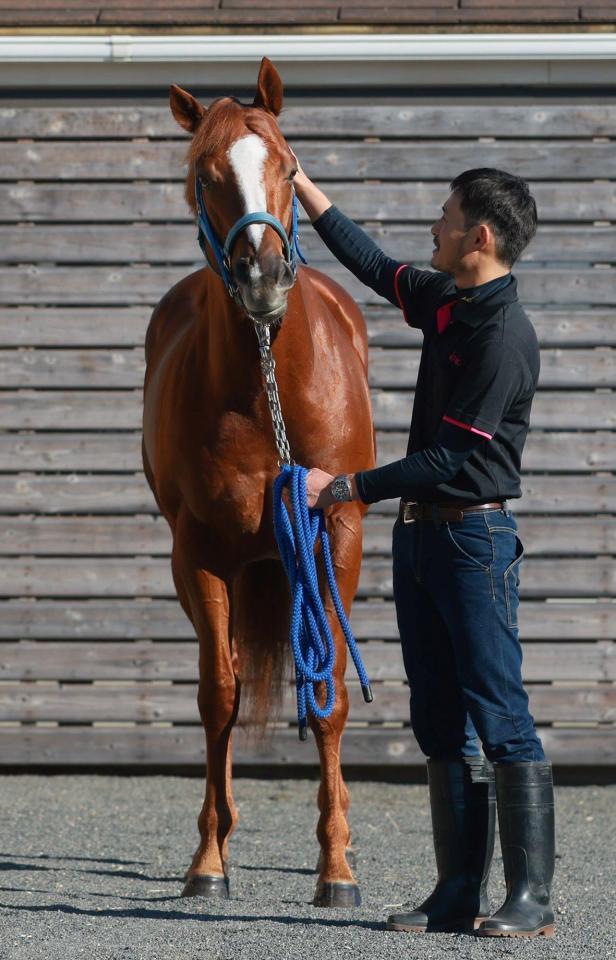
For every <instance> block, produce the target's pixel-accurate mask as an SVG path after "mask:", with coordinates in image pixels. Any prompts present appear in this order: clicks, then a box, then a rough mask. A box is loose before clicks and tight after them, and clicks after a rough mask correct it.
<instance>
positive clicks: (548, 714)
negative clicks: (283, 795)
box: [0, 679, 616, 724]
mask: <svg viewBox="0 0 616 960" xmlns="http://www.w3.org/2000/svg"><path fill="white" fill-rule="evenodd" d="M197 689H198V685H197V683H181V684H178V683H175V684H172V683H169V684H163V683H160V682H139V683H122V684H114V683H108V682H105V683H94V684H93V683H85V684H81V683H69V684H62V683H53V682H45V683H32V682H26V683H20V682H16V683H3V684H2V685H0V723H8V722H12V721H18V722H20V723H34V722H36V723H39V722H42V721H43V722H44V721H50V720H51V721H57V722H60V723H80V722H83V719H84V718H85V717H87V719H88V721H89V722H91V723H97V722H105V721H107V722H108V721H110V720H112V721H114V722H136V723H158V722H161V721H163V722H167V723H199V711H198V708H197ZM347 689H348V692H349V720H351V721H355V722H363V723H370V724H374V723H379V724H380V723H408V721H409V688H408V686H407V685H406V684H403V683H402V682H400V683H389V684H384V683H380V682H374V683H373V685H372V689H373V693H374V700H373V702H372V703H371V704H365V703H364V700H363V696H362V692H361V687H360V684H359V682H358V681H357V680H354V679H349V682H348V684H347ZM528 693H529V698H530V709H531V713H532V715H533V717H534V718H535V721H536V722H537V723H562V722H564V721H567V722H571V723H613V722H614V721H615V720H616V685H615V684H611V683H595V684H577V683H575V684H554V685H552V684H530V685H529V686H528ZM240 709H241V708H240ZM272 714H273V716H274V717H275V718H276V719H277V720H278V721H282V722H284V723H293V722H294V720H295V718H296V717H297V705H296V699H295V686H294V684H291V683H290V682H289V683H288V684H287V685H286V687H285V689H284V691H283V698H282V703H281V705H280V708H279V710H275V709H273V710H272ZM239 722H240V724H241V723H242V714H241V712H240V721H239Z"/></svg>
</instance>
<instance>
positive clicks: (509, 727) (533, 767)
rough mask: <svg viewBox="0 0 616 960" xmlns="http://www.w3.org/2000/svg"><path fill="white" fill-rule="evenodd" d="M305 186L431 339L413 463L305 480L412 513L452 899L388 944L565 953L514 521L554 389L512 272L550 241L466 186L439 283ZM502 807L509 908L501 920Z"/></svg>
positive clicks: (441, 852)
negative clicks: (527, 944) (446, 934)
mask: <svg viewBox="0 0 616 960" xmlns="http://www.w3.org/2000/svg"><path fill="white" fill-rule="evenodd" d="M294 183H295V189H296V192H297V196H298V198H299V200H300V202H301V203H302V204H303V206H304V208H305V209H306V212H307V213H308V215H309V216H310V219H311V220H312V223H313V226H314V227H315V229H316V230H317V232H318V233H319V235H320V236H321V237H322V239H323V240H324V242H325V243H326V244H327V246H328V247H329V248H330V250H331V251H332V252H333V253H334V254H335V256H336V257H337V258H338V259H339V260H340V262H341V263H343V264H344V265H345V266H346V267H348V269H349V270H351V271H352V272H353V273H354V274H355V275H356V276H357V277H358V278H359V279H360V280H362V281H363V282H364V283H365V284H367V285H368V286H370V287H372V288H373V289H374V290H375V291H376V292H377V293H379V294H380V295H381V296H383V297H385V298H386V299H387V300H389V301H390V302H391V303H393V304H394V305H396V306H399V307H400V308H401V309H402V311H403V314H404V317H405V320H406V322H407V323H408V324H410V326H412V327H417V328H418V329H421V330H422V332H423V335H424V339H423V347H422V354H421V363H420V367H419V373H418V376H417V386H416V392H415V401H414V407H413V415H412V422H411V427H410V435H409V443H408V450H407V455H406V457H404V458H402V459H401V460H397V461H396V462H394V463H389V464H386V465H385V466H382V467H378V468H376V469H374V470H367V471H363V472H361V473H357V474H355V475H341V476H338V477H336V478H334V477H332V476H331V475H330V474H328V473H326V472H324V471H323V470H320V469H313V470H311V471H310V473H309V475H308V480H307V487H308V497H309V505H310V506H316V507H328V506H330V505H332V504H333V503H335V502H336V501H337V500H351V499H355V498H360V499H361V500H363V501H364V502H365V503H375V502H377V501H379V500H384V499H390V498H393V497H400V498H401V502H400V511H399V515H398V519H397V521H396V523H395V526H394V531H393V567H394V577H393V579H394V599H395V604H396V613H397V619H398V627H399V631H400V639H401V644H402V652H403V657H404V664H405V669H406V673H407V676H408V680H409V685H410V690H411V723H412V726H413V730H414V733H415V736H416V738H417V741H418V743H419V745H420V747H421V749H422V751H423V753H424V754H425V755H426V756H427V758H428V783H429V791H430V805H431V814H432V825H433V833H434V846H435V851H436V861H437V870H438V881H437V884H436V887H435V889H434V890H433V892H432V894H431V895H430V896H429V897H428V898H427V899H426V900H425V901H424V902H423V903H422V904H421V905H420V906H418V907H417V908H416V909H414V910H411V911H410V912H408V913H400V914H394V915H393V916H390V917H389V919H388V921H387V926H388V928H389V929H392V930H404V931H417V932H423V931H426V930H443V931H451V930H459V929H468V928H470V929H473V928H475V929H476V932H477V933H478V934H481V935H486V936H488V935H489V936H523V937H533V936H537V935H539V934H542V935H545V936H551V935H552V934H553V932H554V915H553V912H552V907H551V903H550V886H551V881H552V876H553V870H554V809H553V789H552V772H551V766H550V764H549V763H548V762H547V761H546V759H545V755H544V752H543V748H542V745H541V742H540V740H539V738H538V736H537V733H536V730H535V726H534V721H533V718H532V716H531V715H530V713H529V710H528V697H527V695H526V692H525V690H524V687H523V685H522V677H521V663H522V649H521V645H520V642H519V635H518V627H517V611H518V603H519V598H518V585H519V567H520V561H521V559H522V555H523V552H524V551H523V546H522V543H521V541H520V539H519V537H518V535H517V524H516V521H515V518H514V516H513V515H512V513H511V511H510V510H509V508H508V506H507V499H510V498H511V499H513V498H516V497H519V496H521V490H520V463H521V457H522V450H523V447H524V441H525V439H526V434H527V431H528V428H529V418H530V409H531V402H532V398H533V395H534V392H535V389H536V386H537V380H538V376H539V346H538V343H537V338H536V335H535V331H534V329H533V326H532V324H531V323H530V320H529V319H528V317H527V316H526V314H525V313H524V310H523V309H522V307H521V305H520V303H519V301H518V297H517V287H516V280H515V278H514V277H513V276H512V275H511V272H510V271H511V266H512V265H513V263H514V262H515V261H516V259H517V258H518V257H519V255H520V254H521V252H522V250H523V249H524V248H525V247H526V246H527V244H528V243H529V242H530V240H531V239H532V237H533V236H534V234H535V231H536V225H537V212H536V206H535V201H534V199H533V197H532V196H531V194H530V193H529V190H528V186H527V184H526V183H525V182H524V181H523V180H521V179H520V178H519V177H516V176H513V175H511V174H508V173H505V172H503V171H500V170H493V169H477V170H468V171H466V172H465V173H462V174H461V175H460V176H458V177H456V179H455V180H454V181H453V182H452V184H451V194H450V196H449V197H448V198H447V200H446V202H445V204H444V206H443V208H442V210H443V212H442V215H441V216H440V217H439V219H438V220H437V221H436V223H434V224H433V226H432V228H431V231H432V235H433V238H434V250H433V254H432V266H433V267H434V268H435V271H436V272H433V271H428V270H418V269H415V268H414V267H412V266H410V265H408V264H404V263H400V262H398V261H396V260H393V259H392V258H390V257H388V256H386V255H385V254H384V253H383V251H382V250H380V249H379V247H378V246H377V245H376V244H374V243H373V242H372V240H371V239H370V238H369V237H368V236H367V235H366V234H365V233H364V232H363V231H362V230H361V229H360V228H359V227H358V226H357V225H356V224H355V223H353V221H352V220H349V219H348V218H347V217H346V216H345V215H344V214H343V213H342V212H341V211H340V210H339V209H338V208H337V207H336V206H335V205H333V204H332V203H331V202H330V201H329V200H328V198H327V197H326V196H325V194H324V193H322V192H321V191H320V190H319V189H318V187H316V186H315V184H313V183H312V182H311V181H310V179H309V178H308V177H307V176H306V175H305V173H304V171H303V170H302V169H301V166H300V165H299V163H298V171H297V174H296V176H295V180H294ZM480 742H481V745H482V747H483V752H484V754H485V758H487V759H484V758H483V757H482V756H481V753H480V747H479V743H480ZM492 764H493V766H492ZM495 794H496V805H497V807H498V816H499V823H500V834H501V845H502V850H503V862H504V869H505V879H506V884H507V898H506V900H505V903H504V904H503V906H502V907H501V908H500V909H499V910H497V912H496V913H495V914H494V915H492V916H490V910H489V905H488V901H487V880H488V873H489V869H490V863H491V859H492V851H493V846H494V826H495V823H494V821H495V810H494V808H495V801H494V797H495Z"/></svg>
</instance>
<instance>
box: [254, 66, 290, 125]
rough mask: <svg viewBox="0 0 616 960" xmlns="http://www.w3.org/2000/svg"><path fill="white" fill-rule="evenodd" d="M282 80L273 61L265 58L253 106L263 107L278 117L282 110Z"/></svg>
mask: <svg viewBox="0 0 616 960" xmlns="http://www.w3.org/2000/svg"><path fill="white" fill-rule="evenodd" d="M282 97H283V94H282V80H281V79H280V74H279V73H278V71H277V70H276V67H275V66H274V64H273V63H272V61H271V60H268V58H267V57H263V59H262V61H261V66H260V67H259V78H258V80H257V92H256V95H255V98H254V100H253V106H255V107H262V108H263V109H264V110H268V111H269V112H270V113H273V114H274V116H275V117H277V116H278V114H279V113H280V111H281V110H282Z"/></svg>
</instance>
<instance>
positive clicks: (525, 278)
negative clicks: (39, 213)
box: [0, 261, 616, 306]
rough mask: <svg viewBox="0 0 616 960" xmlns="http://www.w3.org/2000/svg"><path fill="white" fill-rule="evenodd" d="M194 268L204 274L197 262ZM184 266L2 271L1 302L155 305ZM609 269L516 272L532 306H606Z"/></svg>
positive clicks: (330, 271)
mask: <svg viewBox="0 0 616 960" xmlns="http://www.w3.org/2000/svg"><path fill="white" fill-rule="evenodd" d="M194 266H195V269H203V267H202V261H199V262H196V261H195V264H194ZM188 272H190V271H187V270H186V269H185V268H182V267H180V266H175V267H168V266H159V267H156V269H150V268H149V267H148V266H141V265H134V266H128V267H127V266H125V265H123V264H122V265H118V266H110V267H102V266H95V267H79V266H75V267H66V266H58V267H52V266H49V265H44V266H37V265H34V264H31V265H29V266H13V267H11V266H4V267H0V297H1V299H2V302H4V303H6V304H12V305H19V304H26V303H30V304H34V303H40V304H47V305H52V304H65V303H66V304H69V303H72V304H79V303H81V304H84V305H85V304H88V305H93V304H104V303H107V304H109V305H123V304H124V305H127V306H129V305H136V304H139V303H142V304H143V303H148V304H152V305H154V304H156V303H157V302H158V300H159V299H160V298H161V297H162V296H163V294H164V293H166V292H167V290H168V289H169V288H170V287H172V286H173V285H174V284H176V283H177V282H178V281H179V280H181V279H182V278H183V277H185V276H186V275H187V273H188ZM321 272H325V273H326V274H327V276H329V277H331V278H332V279H333V280H335V281H336V282H338V283H340V284H342V286H343V287H344V288H345V289H346V290H347V292H348V293H350V294H351V296H352V297H353V298H354V299H355V300H356V301H357V303H359V304H382V303H383V302H384V301H383V299H382V298H381V297H380V296H379V295H378V294H377V293H375V291H374V290H372V289H371V288H370V287H367V286H365V285H364V284H363V283H361V281H359V280H358V279H357V278H356V277H355V276H353V274H351V273H350V272H349V271H348V270H346V269H345V268H344V267H343V266H342V265H341V264H339V263H338V262H336V263H332V264H331V265H330V266H328V268H327V270H326V271H321ZM615 275H616V271H615V270H612V269H610V268H603V267H595V268H590V269H582V268H580V269H578V270H574V271H572V270H570V269H564V268H556V267H546V268H544V269H535V268H533V267H530V266H524V265H521V266H520V268H519V269H518V270H516V277H517V281H518V291H519V296H520V299H521V300H522V301H523V302H524V303H525V304H527V305H529V306H530V305H534V306H537V305H542V306H543V305H548V304H554V305H555V306H558V305H561V306H562V305H563V304H566V305H584V306H590V305H593V304H596V305H597V306H605V305H606V304H613V303H614V300H615V299H616V293H615V292H614V291H615V289H616V288H615V285H614V276H615Z"/></svg>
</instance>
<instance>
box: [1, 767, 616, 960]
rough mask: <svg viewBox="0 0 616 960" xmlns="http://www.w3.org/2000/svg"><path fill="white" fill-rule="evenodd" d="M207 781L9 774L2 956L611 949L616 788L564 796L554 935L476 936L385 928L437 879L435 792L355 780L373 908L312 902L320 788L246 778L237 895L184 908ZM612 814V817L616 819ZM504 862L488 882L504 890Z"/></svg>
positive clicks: (239, 786)
mask: <svg viewBox="0 0 616 960" xmlns="http://www.w3.org/2000/svg"><path fill="white" fill-rule="evenodd" d="M201 793H202V784H201V782H200V781H199V780H197V779H190V778H180V777H110V776H55V777H41V776H6V777H3V778H0V797H1V800H2V803H1V808H0V809H1V811H2V813H1V820H0V831H1V833H2V838H1V841H0V842H1V847H0V866H1V867H2V869H3V874H2V877H0V958H2V960H5V958H7V960H22V958H23V960H26V958H27V960H38V958H43V957H44V958H45V960H56V958H57V960H60V958H62V960H73V958H79V957H87V958H88V960H132V958H136V960H236V958H242V960H243V958H246V960H296V958H297V960H299V958H301V960H321V958H323V960H325V958H327V960H330V958H336V960H340V958H342V957H346V956H348V957H352V958H370V960H379V958H388V960H390V958H393V960H395V958H398V957H405V958H406V957H416V958H419V960H424V958H425V960H440V958H450V957H452V956H455V957H460V958H469V960H480V958H483V957H488V958H491V957H503V956H510V955H516V956H523V957H524V958H525V960H526V958H536V957H542V958H543V957H546V958H548V957H549V958H553V957H559V958H562V960H575V958H580V960H582V958H584V960H603V958H608V957H609V958H613V957H615V956H616V933H615V931H614V925H613V917H614V911H613V896H614V892H615V890H614V887H615V884H614V863H615V860H616V858H615V855H614V854H615V849H614V848H615V844H614V816H613V809H614V800H615V799H616V788H611V787H561V788H559V789H558V790H557V848H558V860H557V867H556V870H557V873H556V880H555V884H554V902H555V907H556V922H557V934H556V937H555V938H554V939H553V940H545V939H544V938H540V939H537V940H530V941H521V940H500V939H492V940H478V939H476V938H474V937H471V936H462V935H456V934H424V935H413V934H401V933H391V932H386V931H385V930H384V926H383V921H384V919H385V917H386V915H387V913H388V912H389V911H390V910H391V909H392V908H395V907H398V906H399V905H400V904H401V903H403V902H404V903H406V902H408V901H414V902H417V901H419V900H420V898H421V897H422V896H423V895H425V894H426V893H428V892H429V890H430V888H431V884H432V881H433V869H434V868H433V858H432V850H431V831H430V821H429V814H428V807H427V789H426V788H425V787H421V786H406V785H399V784H396V785H392V784H384V783H365V782H363V783H360V782H358V783H352V784H351V800H352V807H351V823H352V827H353V831H354V838H355V846H356V850H357V875H358V878H359V881H360V884H361V890H362V895H363V905H362V906H361V907H360V908H356V909H354V910H346V911H345V910H325V909H317V908H315V907H313V906H311V904H310V901H311V898H312V894H313V890H314V882H315V877H314V873H313V868H314V865H315V863H316V859H317V852H318V851H317V843H316V839H315V836H314V828H315V824H316V802H315V801H316V783H315V782H314V781H306V780H303V781H290V780H284V781H276V780H269V781H263V780H248V779H238V780H236V798H237V801H238V805H239V809H240V817H241V820H240V825H239V827H238V829H237V831H236V833H235V835H234V838H233V841H232V845H231V854H232V861H233V863H232V869H231V884H232V891H231V896H232V899H231V900H229V901H226V902H215V903H213V902H212V901H206V900H201V899H185V900H181V899H179V893H180V890H181V888H182V881H181V876H182V874H183V872H184V870H185V869H186V867H187V866H188V863H189V861H190V858H191V856H192V853H193V851H194V848H195V845H196V839H197V834H196V817H197V813H198V810H199V807H200V802H201ZM610 814H611V816H610ZM503 889H504V886H503V880H502V861H501V859H500V856H497V857H496V858H495V864H494V868H493V874H492V880H491V896H492V903H493V905H494V907H496V906H498V904H499V903H500V902H501V900H502V896H503Z"/></svg>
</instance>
